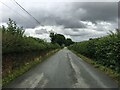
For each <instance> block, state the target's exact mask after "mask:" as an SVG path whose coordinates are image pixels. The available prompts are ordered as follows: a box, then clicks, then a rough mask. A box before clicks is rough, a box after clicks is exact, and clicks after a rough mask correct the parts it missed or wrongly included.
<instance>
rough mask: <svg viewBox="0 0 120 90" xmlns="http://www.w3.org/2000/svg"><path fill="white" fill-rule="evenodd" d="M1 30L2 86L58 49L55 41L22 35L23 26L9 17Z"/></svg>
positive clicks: (58, 46)
mask: <svg viewBox="0 0 120 90" xmlns="http://www.w3.org/2000/svg"><path fill="white" fill-rule="evenodd" d="M0 31H2V84H3V86H4V85H6V84H7V83H9V82H10V81H11V80H13V79H15V78H16V77H18V76H19V75H21V74H23V73H24V72H26V71H27V70H29V69H30V68H31V67H32V66H34V65H36V64H37V63H39V62H41V60H43V58H45V57H47V56H48V55H51V54H52V53H54V52H56V51H58V50H59V49H60V48H61V47H60V45H59V44H57V43H54V44H53V43H50V42H45V41H44V40H42V39H39V38H33V37H27V36H25V35H24V32H25V30H24V29H23V27H18V26H17V24H16V23H15V22H14V21H13V20H11V19H9V22H8V23H7V27H5V26H4V25H3V26H2V27H0Z"/></svg>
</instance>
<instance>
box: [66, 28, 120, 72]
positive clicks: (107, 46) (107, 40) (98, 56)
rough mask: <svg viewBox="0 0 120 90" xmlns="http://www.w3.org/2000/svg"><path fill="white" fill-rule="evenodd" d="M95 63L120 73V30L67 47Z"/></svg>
mask: <svg viewBox="0 0 120 90" xmlns="http://www.w3.org/2000/svg"><path fill="white" fill-rule="evenodd" d="M68 48H70V49H73V50H75V51H76V52H78V53H80V54H83V55H85V56H87V57H90V58H93V59H94V60H96V62H97V63H100V64H102V65H104V66H107V67H110V68H111V69H114V70H116V71H118V72H120V30H118V29H117V30H116V33H113V32H111V34H110V35H108V36H105V37H101V38H96V39H90V40H88V41H83V42H79V43H75V44H73V45H71V46H70V47H68Z"/></svg>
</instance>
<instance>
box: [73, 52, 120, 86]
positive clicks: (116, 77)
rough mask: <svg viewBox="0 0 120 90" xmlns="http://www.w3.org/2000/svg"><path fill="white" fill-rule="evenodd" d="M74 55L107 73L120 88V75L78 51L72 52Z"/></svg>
mask: <svg viewBox="0 0 120 90" xmlns="http://www.w3.org/2000/svg"><path fill="white" fill-rule="evenodd" d="M71 51H72V52H73V53H75V54H76V55H77V56H79V57H80V58H81V59H82V60H84V61H86V62H87V63H89V64H92V65H93V66H94V67H95V68H97V69H99V70H101V71H102V72H104V73H106V74H107V75H108V76H110V77H111V78H112V79H113V80H115V81H116V82H117V83H118V85H119V86H120V73H118V72H116V71H114V70H112V69H110V68H108V67H105V66H103V65H101V64H98V63H97V62H96V61H94V60H92V59H90V58H88V57H85V56H83V55H81V54H79V53H77V52H76V51H74V50H71Z"/></svg>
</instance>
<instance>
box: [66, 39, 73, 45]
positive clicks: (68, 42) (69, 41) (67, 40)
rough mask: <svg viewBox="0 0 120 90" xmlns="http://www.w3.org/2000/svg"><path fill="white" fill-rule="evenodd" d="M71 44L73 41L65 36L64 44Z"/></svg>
mask: <svg viewBox="0 0 120 90" xmlns="http://www.w3.org/2000/svg"><path fill="white" fill-rule="evenodd" d="M71 44H73V41H72V40H71V39H70V38H67V39H66V40H65V45H66V46H69V45H71Z"/></svg>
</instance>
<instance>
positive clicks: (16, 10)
mask: <svg viewBox="0 0 120 90" xmlns="http://www.w3.org/2000/svg"><path fill="white" fill-rule="evenodd" d="M0 1H1V2H2V3H1V2H0V21H1V22H0V25H6V22H8V18H11V19H13V20H14V21H16V22H17V24H18V25H19V26H23V27H24V29H25V34H26V35H27V36H33V37H38V38H42V39H46V40H47V41H50V38H49V33H50V31H53V32H55V33H60V34H64V35H65V37H66V38H71V39H72V40H73V41H77V42H79V41H83V40H88V39H89V38H95V37H101V36H104V35H106V34H108V33H109V30H111V31H114V30H115V29H116V28H118V22H117V21H118V0H104V2H103V1H100V0H99V1H98V0H97V2H96V1H95V0H91V1H90V0H89V2H88V1H87V0H84V2H83V1H82V0H81V1H80V0H74V1H73V0H56V1H55V0H16V1H17V2H18V3H19V4H20V5H21V6H23V7H24V8H25V9H26V10H27V11H28V12H29V13H30V14H31V15H33V16H34V17H35V18H36V19H37V20H38V21H39V22H40V24H38V23H37V22H36V21H35V20H34V19H33V18H31V17H30V16H29V15H28V14H27V13H26V12H24V11H23V10H22V9H21V8H20V7H19V6H18V5H17V4H16V3H15V2H14V0H0ZM113 1H114V2H113ZM3 3H4V4H3Z"/></svg>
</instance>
